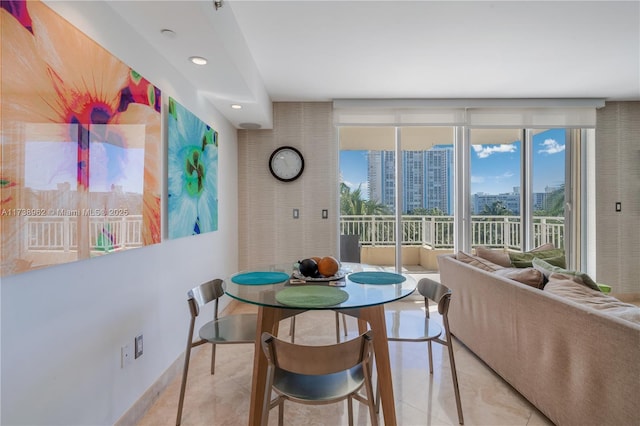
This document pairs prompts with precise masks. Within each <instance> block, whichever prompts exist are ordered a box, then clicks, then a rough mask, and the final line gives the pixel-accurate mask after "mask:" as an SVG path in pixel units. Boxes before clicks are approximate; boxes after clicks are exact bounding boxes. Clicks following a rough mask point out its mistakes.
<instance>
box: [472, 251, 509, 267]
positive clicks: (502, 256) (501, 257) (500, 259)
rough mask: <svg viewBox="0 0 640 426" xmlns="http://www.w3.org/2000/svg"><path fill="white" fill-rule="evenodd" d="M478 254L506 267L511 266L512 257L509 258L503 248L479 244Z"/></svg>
mask: <svg viewBox="0 0 640 426" xmlns="http://www.w3.org/2000/svg"><path fill="white" fill-rule="evenodd" d="M476 254H477V255H478V256H480V257H481V258H483V259H487V260H488V261H489V262H493V263H495V264H496V265H500V266H504V267H505V268H510V267H511V259H509V255H508V254H507V253H506V252H505V251H504V250H502V249H490V248H487V247H481V246H479V247H476Z"/></svg>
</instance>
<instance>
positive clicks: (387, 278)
mask: <svg viewBox="0 0 640 426" xmlns="http://www.w3.org/2000/svg"><path fill="white" fill-rule="evenodd" d="M349 279H350V280H351V281H353V282H354V283H360V284H399V283H401V282H404V281H405V280H406V278H405V277H403V276H402V275H400V274H394V273H393V272H379V271H372V272H354V273H353V274H351V275H349Z"/></svg>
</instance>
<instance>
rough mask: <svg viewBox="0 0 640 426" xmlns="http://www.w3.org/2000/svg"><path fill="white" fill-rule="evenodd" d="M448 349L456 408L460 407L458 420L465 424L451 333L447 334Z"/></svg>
mask: <svg viewBox="0 0 640 426" xmlns="http://www.w3.org/2000/svg"><path fill="white" fill-rule="evenodd" d="M447 349H448V351H449V364H451V379H452V380H453V391H454V393H455V396H456V408H457V409H458V422H459V423H460V424H461V425H462V424H464V418H463V417H462V403H461V401H460V388H459V386H458V373H457V371H456V361H455V359H454V358H453V347H452V346H451V335H449V336H447Z"/></svg>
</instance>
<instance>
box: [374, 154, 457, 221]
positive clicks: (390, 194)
mask: <svg viewBox="0 0 640 426" xmlns="http://www.w3.org/2000/svg"><path fill="white" fill-rule="evenodd" d="M368 157H369V165H368V184H369V199H370V200H375V201H377V202H379V203H381V204H384V205H386V206H389V207H390V208H391V209H395V189H396V180H395V153H394V152H393V151H369V155H368ZM452 161H453V155H452V150H451V148H439V147H435V148H432V149H430V150H428V151H403V152H402V174H403V176H402V178H403V181H404V186H403V189H402V191H403V192H402V212H403V213H410V212H412V211H414V210H415V209H418V208H422V209H427V210H430V209H434V208H437V209H439V210H441V211H442V212H443V213H444V214H451V191H452V183H453V179H452V169H453V167H452V165H453V164H452Z"/></svg>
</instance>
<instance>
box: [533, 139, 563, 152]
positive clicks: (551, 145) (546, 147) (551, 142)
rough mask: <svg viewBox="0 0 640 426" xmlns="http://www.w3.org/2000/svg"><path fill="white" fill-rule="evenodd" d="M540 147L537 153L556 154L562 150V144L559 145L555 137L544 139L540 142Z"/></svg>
mask: <svg viewBox="0 0 640 426" xmlns="http://www.w3.org/2000/svg"><path fill="white" fill-rule="evenodd" d="M540 146H542V149H540V150H538V154H550V155H551V154H557V153H559V152H562V151H564V145H560V144H559V143H558V141H556V140H555V139H546V140H545V141H544V142H542V143H541V144H540Z"/></svg>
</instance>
